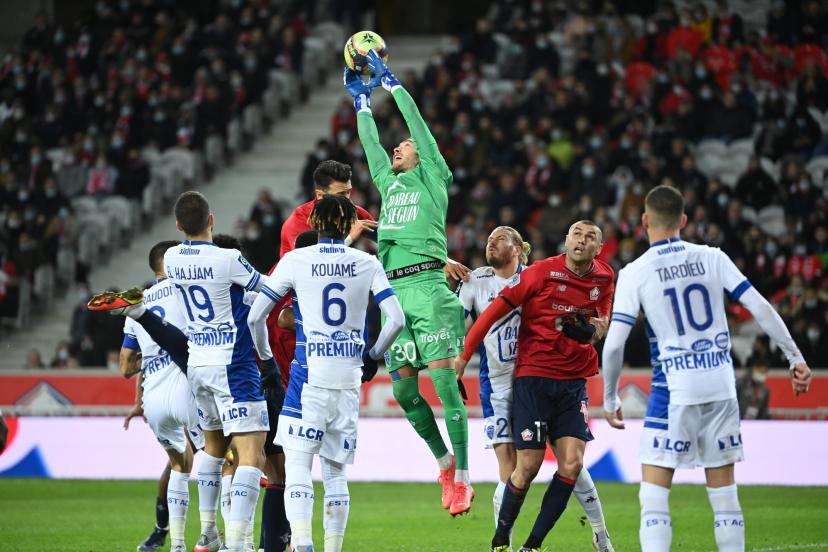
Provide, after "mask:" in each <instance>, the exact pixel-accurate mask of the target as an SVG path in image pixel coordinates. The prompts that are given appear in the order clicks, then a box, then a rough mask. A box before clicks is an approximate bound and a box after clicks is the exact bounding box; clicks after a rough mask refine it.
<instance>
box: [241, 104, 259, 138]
mask: <svg viewBox="0 0 828 552" xmlns="http://www.w3.org/2000/svg"><path fill="white" fill-rule="evenodd" d="M242 117H243V128H244V133H245V134H246V135H247V136H251V137H253V138H258V137H259V136H261V134H262V132H263V131H264V127H263V126H262V110H261V108H259V106H258V105H256V104H251V105H248V106H247V107H245V108H244V112H243V113H242Z"/></svg>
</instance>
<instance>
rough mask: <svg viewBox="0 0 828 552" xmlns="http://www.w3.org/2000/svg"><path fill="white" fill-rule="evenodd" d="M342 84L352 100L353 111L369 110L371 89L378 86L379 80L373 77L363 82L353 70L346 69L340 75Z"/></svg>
mask: <svg viewBox="0 0 828 552" xmlns="http://www.w3.org/2000/svg"><path fill="white" fill-rule="evenodd" d="M342 83H343V84H344V85H345V89H346V90H347V91H348V94H350V95H351V97H353V98H354V109H356V110H357V111H359V110H360V109H371V89H372V88H374V87H375V86H377V85H378V84H379V78H378V77H375V78H373V79H371V80H369V81H368V83H365V82H363V80H362V77H360V76H359V75H358V74H356V73H355V72H354V70H353V69H351V68H349V67H346V68H345V71H344V73H343V75H342Z"/></svg>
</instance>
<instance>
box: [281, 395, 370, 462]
mask: <svg viewBox="0 0 828 552" xmlns="http://www.w3.org/2000/svg"><path fill="white" fill-rule="evenodd" d="M292 382H293V380H291V383H292ZM289 386H290V387H293V388H296V387H298V386H301V390H300V389H296V390H295V391H296V394H298V395H299V396H300V400H301V407H298V408H297V407H295V406H294V407H287V408H285V407H283V408H282V413H281V414H280V415H279V423H278V425H277V429H276V438H275V439H274V441H273V442H274V443H276V444H277V445H281V446H282V447H283V448H285V449H289V450H297V451H302V452H309V453H311V454H318V455H319V456H322V457H324V458H327V459H328V460H333V461H334V462H339V463H342V464H353V463H354V453H355V452H356V443H357V420H358V418H359V388H356V389H323V388H321V387H314V386H312V385H309V384H307V383H298V384H294V385H291V384H289ZM286 403H287V401H286ZM297 411H298V412H297Z"/></svg>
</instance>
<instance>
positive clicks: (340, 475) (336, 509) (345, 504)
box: [319, 457, 351, 552]
mask: <svg viewBox="0 0 828 552" xmlns="http://www.w3.org/2000/svg"><path fill="white" fill-rule="evenodd" d="M319 461H320V463H321V464H322V482H323V483H324V485H325V513H324V518H323V521H322V526H323V527H324V529H325V552H341V550H342V541H343V540H344V539H345V527H346V526H347V525H348V512H349V511H350V509H351V496H350V494H349V493H348V480H347V479H346V478H345V464H341V463H339V462H334V461H332V460H328V459H327V458H322V457H320V458H319Z"/></svg>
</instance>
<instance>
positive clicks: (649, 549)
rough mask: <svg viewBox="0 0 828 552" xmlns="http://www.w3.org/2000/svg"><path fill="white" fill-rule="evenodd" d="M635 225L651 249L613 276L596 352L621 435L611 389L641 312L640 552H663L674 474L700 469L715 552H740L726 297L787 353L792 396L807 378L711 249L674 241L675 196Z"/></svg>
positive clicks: (649, 200) (751, 295) (776, 322)
mask: <svg viewBox="0 0 828 552" xmlns="http://www.w3.org/2000/svg"><path fill="white" fill-rule="evenodd" d="M641 220H642V223H643V225H644V229H645V230H646V231H647V237H648V238H649V240H650V249H648V250H647V251H646V252H645V253H644V254H643V255H641V257H639V258H638V259H636V260H635V261H633V262H632V263H630V264H628V265H627V266H625V267H624V268H623V269H622V270H621V271H620V272H619V274H618V285H617V293H616V295H615V297H616V300H615V305H614V306H613V311H612V318H611V320H612V323H611V325H610V328H609V333H608V335H607V340H606V343H605V345H604V351H603V360H604V362H603V367H604V416H605V417H606V418H607V420H608V421H609V423H610V425H611V426H612V427H615V428H617V429H624V423H623V421H622V420H623V413H622V412H621V401H620V399H619V397H618V379H619V377H620V375H621V366H622V362H623V357H624V344H625V343H626V341H627V337H628V336H629V334H630V330H631V329H632V327H633V326H634V325H635V324H636V321H637V320H638V312H639V310H643V311H644V314H645V317H646V318H645V321H644V324H645V328H646V330H647V333H648V334H649V337H650V353H651V357H652V363H653V382H652V389H651V392H650V403H649V405H648V407H647V415H646V417H645V418H644V430H643V432H642V434H641V448H640V454H641V464H642V481H641V488H640V490H639V494H638V498H639V501H640V504H641V526H640V529H639V539H640V542H641V549H642V550H643V552H666V551H668V550H670V544H671V541H672V536H673V529H672V521H671V519H670V505H669V501H668V499H669V496H670V487H671V485H672V482H673V473H674V472H675V470H676V468H696V467H703V468H704V469H705V477H706V479H707V495H708V498H709V499H710V505H711V506H712V508H713V533H714V535H715V537H716V543H717V544H718V546H719V550H720V551H722V552H742V551H743V550H744V549H745V524H744V516H743V515H742V507H741V505H740V504H739V497H738V493H737V488H736V480H735V477H734V464H735V463H736V462H740V461H741V460H742V458H743V452H742V435H741V432H740V430H739V405H738V404H737V402H736V379H735V374H734V371H733V361H732V360H731V357H730V332H729V331H728V325H727V316H726V313H725V309H724V296H725V293H727V294H728V295H729V296H730V298H731V299H732V300H735V301H739V302H740V303H742V305H744V306H745V308H747V309H748V310H749V311H750V312H751V314H753V316H754V318H756V321H757V322H758V323H759V325H760V326H761V327H762V329H763V330H764V331H765V332H766V333H767V334H768V335H769V336H770V337H771V338H773V340H774V341H775V342H776V343H777V344H778V345H779V347H780V348H781V349H782V351H783V352H784V353H785V356H786V357H787V359H788V362H790V366H791V380H792V385H793V390H794V393H796V394H797V395H799V394H800V393H804V392H807V391H808V384H809V383H810V380H811V371H810V369H809V368H808V365H807V364H805V360H804V359H803V358H802V354H801V353H800V352H799V349H798V348H797V346H796V344H795V343H794V341H793V339H792V338H791V335H790V333H789V332H788V329H787V328H786V327H785V324H784V322H783V321H782V319H781V318H780V316H779V315H778V314H777V313H776V311H775V310H774V308H773V307H772V306H771V305H770V303H768V302H767V300H765V298H763V297H762V296H761V295H759V292H757V291H756V289H754V288H753V286H752V285H751V283H750V281H749V280H748V279H747V278H745V276H744V274H742V273H741V271H740V270H739V269H738V268H737V267H736V265H735V264H733V261H731V260H730V258H729V257H728V256H727V255H726V254H725V253H723V252H722V251H721V250H720V249H718V248H714V247H708V246H706V245H697V244H693V243H688V242H685V241H683V240H682V239H681V237H680V233H681V229H682V228H684V226H685V224H687V215H685V214H684V198H683V197H682V195H681V193H680V192H679V191H678V190H676V189H675V188H672V187H670V186H656V187H655V188H653V189H652V190H650V192H649V193H648V194H647V197H646V198H645V202H644V214H643V215H642V217H641Z"/></svg>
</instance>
